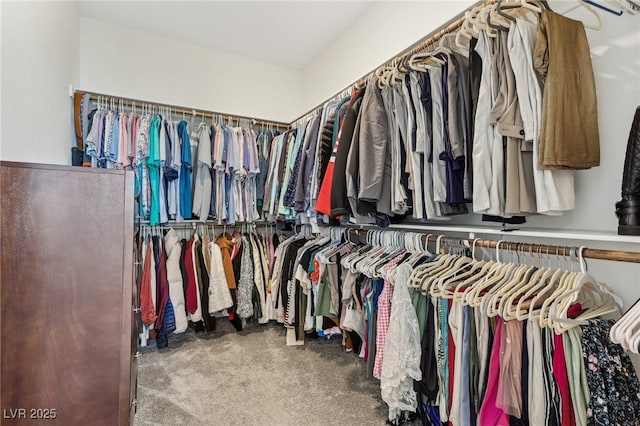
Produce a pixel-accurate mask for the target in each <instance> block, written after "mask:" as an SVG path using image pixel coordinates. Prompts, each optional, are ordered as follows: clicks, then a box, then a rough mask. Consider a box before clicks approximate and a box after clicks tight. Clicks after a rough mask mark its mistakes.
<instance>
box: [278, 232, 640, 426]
mask: <svg viewBox="0 0 640 426" xmlns="http://www.w3.org/2000/svg"><path fill="white" fill-rule="evenodd" d="M356 235H358V236H359V237H362V236H363V235H364V236H366V241H363V240H362V239H361V238H359V239H358V240H357V241H354V239H355V238H354V237H355V236H356ZM344 237H346V238H344ZM350 238H351V239H350ZM433 239H434V238H433V237H431V238H425V236H424V234H420V233H416V232H402V231H384V230H373V229H372V230H368V231H366V232H364V233H363V232H362V231H359V230H352V229H349V228H346V227H333V228H332V227H326V228H323V230H322V231H321V235H319V236H318V237H317V238H315V239H311V240H309V239H308V238H300V237H299V236H298V237H297V238H295V237H294V238H292V239H290V240H286V241H284V242H283V243H282V244H281V245H280V246H279V249H278V250H277V252H276V256H275V257H276V265H280V264H282V268H279V267H278V266H276V268H275V269H274V271H278V274H276V275H273V276H272V283H275V286H276V288H281V289H282V290H281V291H282V293H281V294H282V305H283V306H284V307H285V308H284V312H283V316H284V325H285V327H286V328H287V344H289V345H300V344H304V340H305V339H306V338H314V337H313V336H314V335H315V334H316V333H317V336H318V337H320V336H322V337H325V336H326V337H331V338H333V337H334V336H340V335H341V337H342V341H343V345H344V347H345V350H346V351H347V352H353V354H355V355H357V356H358V357H359V358H361V359H362V360H363V362H365V363H366V371H367V374H368V375H369V376H371V375H372V376H373V377H374V378H377V379H379V380H380V390H381V395H382V399H383V400H384V401H385V402H386V403H387V405H388V406H389V422H390V423H391V424H396V425H398V424H404V423H405V422H406V421H407V420H409V419H411V418H412V416H411V415H410V414H409V413H417V415H418V416H419V420H420V421H421V423H422V424H423V425H440V424H455V425H458V424H481V425H489V424H491V425H498V424H500V425H507V424H531V425H543V424H546V425H588V424H637V421H638V420H637V419H639V418H640V404H638V403H636V400H637V395H636V394H637V392H638V391H639V390H640V383H639V382H638V378H637V376H636V374H635V372H634V371H633V367H632V365H631V361H630V359H629V357H628V354H626V353H625V352H624V351H623V350H622V349H621V348H620V347H619V346H617V345H614V344H612V343H611V342H609V340H608V334H609V331H610V330H611V327H612V324H613V321H612V320H606V319H603V318H602V316H603V315H608V314H610V313H614V312H617V313H620V312H621V307H622V301H621V299H620V297H618V296H617V295H616V294H615V293H614V292H613V291H612V290H611V289H610V288H608V287H607V286H606V284H604V283H601V282H599V281H597V280H596V278H594V277H593V276H591V275H590V274H589V273H587V271H586V265H585V264H584V262H583V261H582V256H581V254H583V252H584V250H583V249H582V250H578V251H577V252H575V250H573V251H571V250H569V248H563V247H549V246H544V247H545V249H548V251H549V253H550V254H549V256H546V255H544V254H543V255H542V257H540V256H539V255H538V254H537V253H536V252H534V251H533V249H532V251H531V252H528V251H525V252H524V253H520V254H519V253H517V251H516V250H515V248H514V247H515V245H517V243H513V242H512V243H510V244H509V243H506V242H505V243H504V244H503V243H502V242H499V241H495V242H493V241H488V240H486V241H487V243H488V244H490V245H494V244H491V243H495V246H496V250H495V252H493V253H492V254H493V256H491V258H490V259H488V260H486V259H485V258H484V254H483V255H482V259H480V257H481V256H480V255H478V253H477V252H476V253H473V251H476V250H474V248H477V246H478V243H479V241H480V240H479V239H477V240H475V243H476V244H475V247H474V246H473V245H471V246H468V245H467V244H468V243H469V240H465V239H462V240H460V239H454V238H445V237H444V236H438V237H436V238H435V240H436V249H435V250H431V247H427V244H428V243H429V242H431V241H433ZM530 246H531V245H530ZM503 247H505V249H511V250H510V252H511V255H506V253H504V251H509V250H502V248H503ZM541 247H542V246H541ZM469 248H471V250H469ZM440 249H442V250H440ZM520 249H522V245H521V246H520ZM553 252H555V253H554V254H551V253H553ZM572 252H573V253H575V254H577V256H573V257H571V258H569V257H568V256H567V255H568V254H570V253H572ZM483 253H484V252H483ZM554 256H555V259H556V261H557V262H555V261H554V262H551V257H554ZM547 257H549V259H547ZM540 260H542V261H540ZM556 263H557V264H556ZM611 395H615V397H613V396H611ZM627 400H628V401H629V403H628V404H625V409H624V410H617V409H613V407H614V406H616V404H618V401H627ZM594 420H595V423H594ZM447 422H448V423H447Z"/></svg>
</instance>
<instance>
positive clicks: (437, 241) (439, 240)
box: [436, 235, 444, 254]
mask: <svg viewBox="0 0 640 426" xmlns="http://www.w3.org/2000/svg"><path fill="white" fill-rule="evenodd" d="M443 238H444V235H438V238H436V254H440V242H441V241H442V239H443Z"/></svg>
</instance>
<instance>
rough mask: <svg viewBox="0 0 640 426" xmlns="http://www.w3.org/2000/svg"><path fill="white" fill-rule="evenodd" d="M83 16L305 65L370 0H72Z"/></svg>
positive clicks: (286, 63) (263, 58) (274, 61)
mask: <svg viewBox="0 0 640 426" xmlns="http://www.w3.org/2000/svg"><path fill="white" fill-rule="evenodd" d="M76 4H77V7H78V13H79V14H80V15H81V16H85V17H89V18H93V19H97V20H101V21H105V22H109V23H112V24H117V25H123V26H126V27H129V28H133V29H136V30H140V31H146V32H150V33H154V34H159V35H162V36H165V37H170V38H173V39H177V40H182V41H185V42H189V43H193V44H197V45H201V46H205V47H209V48H212V49H217V50H222V51H225V52H228V53H233V54H236V55H241V56H246V57H249V58H253V59H257V60H261V61H265V62H269V63H272V64H277V65H282V66H286V67H291V68H296V69H304V68H306V67H307V65H309V64H310V63H311V61H312V60H313V59H314V58H315V57H317V56H318V55H319V54H320V53H321V52H322V51H323V50H324V49H325V48H326V47H327V46H328V45H329V44H330V43H331V41H333V40H334V39H335V38H336V37H338V36H339V35H340V34H341V33H342V32H343V31H344V30H346V29H347V28H348V27H349V26H350V25H352V24H353V23H354V22H355V21H357V20H358V19H359V18H360V17H361V16H362V15H363V14H364V13H365V12H366V11H367V10H368V9H369V7H371V5H372V4H373V2H372V1H347V2H327V1H295V2H293V1H127V2H120V1H76Z"/></svg>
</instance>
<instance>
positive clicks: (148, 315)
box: [140, 239, 156, 327]
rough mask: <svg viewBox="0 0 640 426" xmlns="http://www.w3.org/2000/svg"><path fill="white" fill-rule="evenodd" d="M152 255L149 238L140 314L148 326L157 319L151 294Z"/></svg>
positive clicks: (143, 272) (143, 274)
mask: <svg viewBox="0 0 640 426" xmlns="http://www.w3.org/2000/svg"><path fill="white" fill-rule="evenodd" d="M151 256H153V251H152V248H151V239H149V244H147V252H146V253H145V255H144V265H143V267H142V283H141V287H140V309H141V314H140V315H141V316H142V323H143V324H144V325H145V326H147V327H149V326H150V325H152V324H153V323H154V322H155V321H156V310H155V309H154V307H153V300H152V295H151Z"/></svg>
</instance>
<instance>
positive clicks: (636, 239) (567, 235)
mask: <svg viewBox="0 0 640 426" xmlns="http://www.w3.org/2000/svg"><path fill="white" fill-rule="evenodd" d="M350 226H352V227H362V228H363V229H368V228H371V229H373V228H377V227H375V226H372V225H355V224H354V225H350ZM381 229H391V230H393V229H397V230H412V231H413V230H415V231H422V232H425V231H429V232H436V233H437V232H441V233H447V232H456V233H464V234H469V238H474V237H473V236H474V235H475V234H483V235H502V236H514V237H530V238H550V239H561V240H579V241H604V242H612V243H625V244H640V236H626V235H617V234H615V233H613V232H607V231H585V230H571V229H561V230H560V229H559V230H553V231H550V230H548V229H547V230H545V229H539V228H523V229H517V230H503V229H500V228H490V227H481V226H475V227H471V226H445V225H418V224H392V225H389V227H388V228H381Z"/></svg>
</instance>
